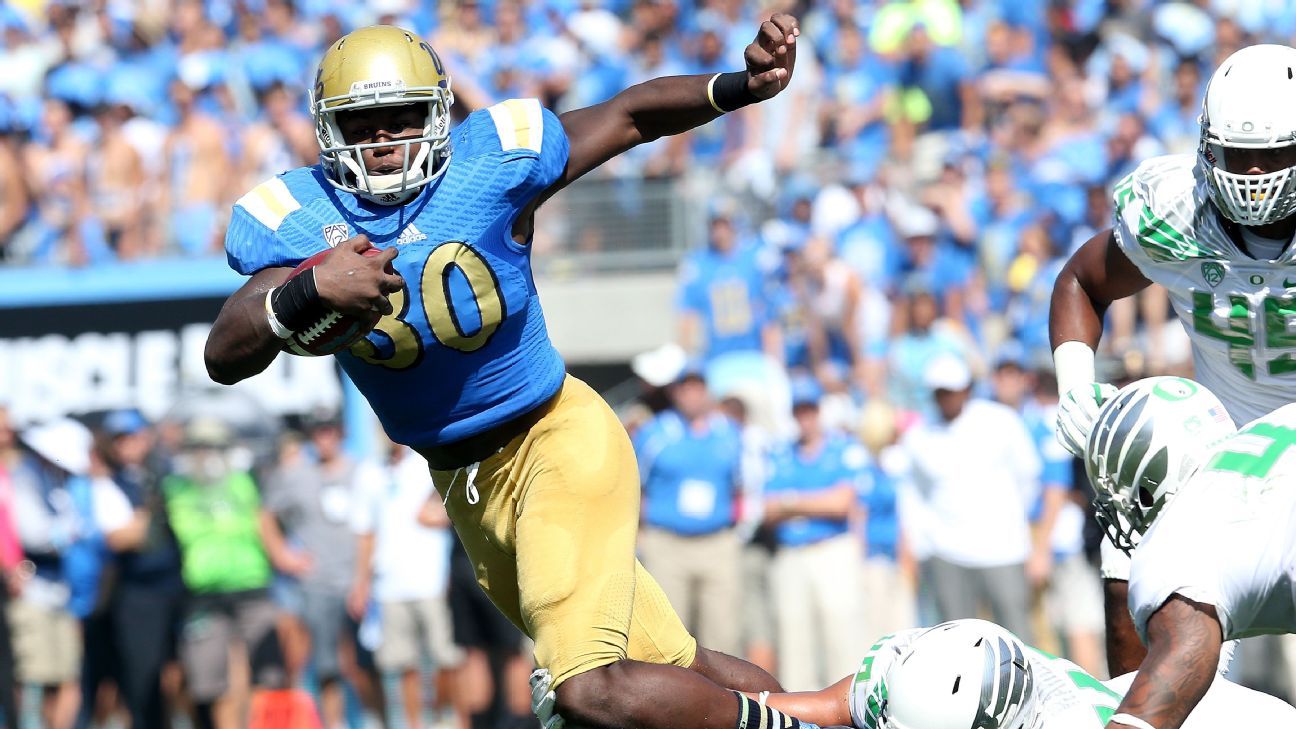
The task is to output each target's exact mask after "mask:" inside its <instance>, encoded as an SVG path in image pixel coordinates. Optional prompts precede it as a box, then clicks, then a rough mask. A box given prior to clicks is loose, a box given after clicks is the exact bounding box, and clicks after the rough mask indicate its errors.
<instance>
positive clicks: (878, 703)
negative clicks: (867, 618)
mask: <svg viewBox="0 0 1296 729" xmlns="http://www.w3.org/2000/svg"><path fill="white" fill-rule="evenodd" d="M923 632H925V630H924V629H922V628H917V629H913V630H904V631H900V632H899V633H895V634H894V635H888V636H885V637H883V638H881V639H880V640H878V641H877V643H875V644H874V645H873V647H872V648H870V649H869V652H868V654H867V655H866V656H865V657H864V660H863V661H862V662H861V663H860V668H859V670H858V671H856V673H855V679H854V680H853V681H852V682H851V686H850V697H849V699H848V703H849V705H850V712H851V722H852V723H853V724H854V725H855V727H856V729H882V725H881V723H880V719H879V717H880V715H881V707H882V705H883V704H884V703H885V702H886V698H887V690H886V680H885V679H886V673H887V671H888V670H890V668H891V666H892V665H894V664H895V662H896V661H897V660H899V659H900V658H903V657H904V655H905V654H906V653H908V651H909V645H910V644H911V643H912V642H913V641H914V639H915V638H917V637H918V636H919V635H921V634H922V633H923ZM1026 655H1027V656H1028V657H1029V658H1030V661H1031V673H1032V674H1033V675H1034V677H1035V691H1036V692H1037V693H1036V703H1035V706H1036V707H1037V708H1036V710H1037V712H1038V716H1036V717H1035V720H1034V721H1032V722H1028V723H1027V724H1026V726H1028V727H1040V728H1042V729H1103V727H1105V726H1107V722H1108V721H1109V720H1110V719H1111V717H1112V715H1113V714H1115V713H1116V707H1117V706H1119V705H1120V702H1121V699H1123V698H1124V696H1125V692H1126V691H1128V690H1129V687H1130V684H1132V683H1133V682H1134V677H1135V676H1136V675H1137V673H1127V674H1125V675H1123V676H1118V677H1116V678H1114V679H1112V680H1110V681H1100V680H1098V679H1097V678H1094V677H1093V676H1091V675H1090V674H1088V673H1087V672H1085V670H1084V669H1083V668H1081V667H1080V666H1078V665H1076V664H1075V663H1072V662H1071V661H1068V660H1066V659H1065V658H1058V657H1057V656H1052V655H1049V654H1047V653H1045V652H1043V651H1040V650H1037V649H1035V648H1029V647H1028V648H1027V649H1026ZM932 690H933V691H936V690H938V689H937V688H936V687H933V688H932ZM946 690H948V688H946ZM1240 718H1245V719H1247V720H1248V721H1247V725H1248V726H1258V727H1271V726H1296V708H1293V707H1291V706H1289V705H1288V704H1286V703H1285V702H1283V701H1280V700H1278V699H1276V698H1274V697H1272V696H1268V695H1266V694H1262V693H1259V692H1258V691H1252V690H1251V689H1248V688H1244V687H1242V686H1238V685H1237V684H1234V683H1231V682H1230V681H1228V680H1226V679H1225V678H1224V677H1223V676H1219V675H1216V677H1215V681H1214V683H1212V684H1211V687H1210V688H1209V689H1208V690H1207V691H1206V696H1205V697H1204V698H1203V699H1202V701H1201V703H1200V704H1198V705H1197V707H1196V708H1195V709H1193V712H1192V715H1191V716H1189V717H1188V720H1187V721H1186V722H1185V723H1184V725H1183V729H1219V727H1224V726H1232V725H1234V724H1235V723H1236V721H1237V720H1238V719H1240Z"/></svg>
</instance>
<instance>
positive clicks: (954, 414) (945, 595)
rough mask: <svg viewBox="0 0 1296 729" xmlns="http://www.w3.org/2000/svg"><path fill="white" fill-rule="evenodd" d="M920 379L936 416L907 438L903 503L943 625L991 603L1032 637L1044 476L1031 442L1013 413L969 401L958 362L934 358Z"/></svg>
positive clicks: (966, 377)
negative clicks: (1033, 531) (1028, 566)
mask: <svg viewBox="0 0 1296 729" xmlns="http://www.w3.org/2000/svg"><path fill="white" fill-rule="evenodd" d="M923 381H924V383H925V384H926V386H927V387H928V388H929V389H930V390H931V392H932V394H933V397H934V398H935V401H936V405H937V408H936V409H937V412H938V415H937V416H936V417H935V418H934V419H932V420H931V421H928V422H922V423H919V424H918V425H916V426H914V427H913V428H912V429H911V430H910V431H909V432H907V433H906V434H905V435H904V438H903V439H902V440H901V443H900V446H901V448H902V449H903V450H904V451H905V453H906V455H907V456H908V460H909V462H910V464H911V467H910V476H909V479H908V481H907V483H905V484H904V485H903V486H902V490H903V491H904V492H906V493H905V494H903V496H902V499H901V502H900V503H901V508H902V509H903V510H906V511H908V512H909V513H908V514H906V515H905V516H904V517H903V521H904V524H905V525H906V526H907V527H908V528H909V529H911V530H914V531H916V532H917V533H916V534H914V539H915V542H917V543H919V544H922V545H925V551H926V553H927V554H928V559H927V563H926V565H925V568H926V569H925V576H926V577H927V578H928V579H929V581H930V586H931V588H932V590H933V592H934V596H935V600H936V607H937V611H938V612H939V613H940V618H941V619H942V620H953V619H956V618H971V617H976V615H977V612H978V609H979V608H980V607H981V605H983V604H985V605H987V606H988V607H989V609H990V612H991V614H992V615H993V616H994V619H995V621H996V622H998V623H1000V624H1001V625H1004V626H1005V627H1007V628H1008V629H1009V630H1011V631H1013V632H1014V633H1016V634H1018V635H1026V636H1029V635H1031V624H1030V617H1029V605H1030V589H1029V586H1028V584H1027V580H1026V571H1025V563H1026V558H1027V556H1028V555H1029V554H1030V549H1031V539H1030V527H1029V524H1028V521H1027V518H1026V512H1027V509H1028V507H1029V506H1030V504H1031V503H1032V502H1033V501H1034V499H1035V498H1036V497H1037V494H1038V490H1039V478H1040V471H1041V464H1040V459H1039V455H1038V452H1037V450H1036V448H1035V444H1034V441H1033V440H1032V439H1031V436H1030V434H1029V432H1028V431H1027V430H1026V426H1025V424H1024V423H1023V422H1022V419H1021V416H1020V415H1018V414H1017V413H1016V412H1015V411H1013V410H1012V408H1009V407H1007V406H1006V405H1002V404H999V403H995V402H990V401H987V400H982V399H979V398H973V397H972V394H971V393H972V373H971V371H970V370H969V369H968V365H967V363H966V362H965V361H963V359H962V358H960V357H958V356H957V355H953V354H944V355H940V356H938V357H936V358H935V359H933V360H932V361H931V363H930V364H929V365H928V366H927V367H926V368H925V369H924V371H923Z"/></svg>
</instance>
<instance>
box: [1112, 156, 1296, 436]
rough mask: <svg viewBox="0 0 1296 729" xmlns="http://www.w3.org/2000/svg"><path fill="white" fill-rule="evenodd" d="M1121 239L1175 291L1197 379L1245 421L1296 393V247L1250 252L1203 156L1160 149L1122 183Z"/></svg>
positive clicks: (1145, 268)
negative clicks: (1216, 194) (1222, 206)
mask: <svg viewBox="0 0 1296 729" xmlns="http://www.w3.org/2000/svg"><path fill="white" fill-rule="evenodd" d="M1114 198H1115V205H1116V221H1115V226H1114V229H1115V232H1116V241H1117V243H1118V244H1119V245H1120V248H1121V250H1122V251H1124V253H1125V255H1126V256H1127V257H1128V258H1129V259H1130V261H1132V262H1133V263H1134V265H1136V266H1138V269H1139V270H1140V271H1141V272H1142V273H1143V275H1144V276H1146V277H1147V278H1148V279H1149V280H1151V281H1153V282H1155V283H1158V284H1161V285H1162V286H1164V287H1165V288H1166V290H1167V291H1169V293H1170V301H1171V303H1172V305H1173V306H1174V309H1175V313H1176V314H1178V315H1179V319H1180V321H1182V322H1183V325H1184V329H1185V330H1186V331H1187V332H1188V337H1189V339H1191V341H1192V348H1193V362H1194V364H1195V365H1196V374H1195V378H1194V379H1196V380H1197V381H1198V382H1201V383H1202V384H1203V385H1205V386H1206V387H1207V388H1208V389H1209V390H1210V391H1211V392H1213V393H1215V395H1216V396H1218V397H1219V399H1220V401H1221V402H1223V403H1224V407H1226V408H1227V409H1228V411H1229V414H1230V415H1232V416H1233V421H1234V422H1235V423H1239V424H1240V423H1246V422H1250V421H1251V420H1254V419H1255V418H1258V417H1260V416H1261V415H1264V414H1265V413H1268V412H1271V411H1273V410H1276V409H1278V408H1279V407H1281V406H1283V405H1286V404H1287V403H1290V402H1296V246H1288V247H1287V248H1286V249H1284V250H1283V252H1282V254H1281V255H1280V256H1279V257H1278V258H1277V259H1276V260H1272V261H1269V260H1257V259H1254V258H1251V257H1250V256H1248V255H1247V254H1246V253H1244V252H1243V251H1242V249H1241V248H1240V247H1239V245H1238V244H1237V243H1235V242H1234V239H1233V237H1232V236H1230V235H1229V233H1228V232H1227V231H1226V229H1225V226H1226V225H1228V226H1231V227H1232V229H1234V230H1236V229H1237V226H1233V224H1232V223H1229V222H1228V221H1226V220H1225V219H1224V218H1222V217H1221V216H1220V215H1219V213H1217V212H1216V210H1215V206H1214V203H1212V202H1211V201H1210V194H1209V192H1208V191H1207V187H1206V182H1205V180H1204V179H1202V178H1201V176H1200V175H1198V174H1197V172H1196V156H1195V155H1190V154H1175V155H1166V156H1164V157H1154V158H1152V159H1150V160H1148V161H1146V162H1144V163H1143V164H1141V165H1139V166H1138V168H1137V169H1136V170H1134V172H1132V173H1130V174H1129V175H1128V176H1127V177H1125V178H1124V179H1123V180H1121V181H1120V182H1119V183H1118V184H1117V185H1116V188H1115V192H1114Z"/></svg>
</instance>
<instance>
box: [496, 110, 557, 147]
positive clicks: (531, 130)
mask: <svg viewBox="0 0 1296 729" xmlns="http://www.w3.org/2000/svg"><path fill="white" fill-rule="evenodd" d="M488 111H490V115H491V119H492V120H493V121H494V122H495V131H496V132H497V133H498V134H499V138H500V147H501V148H502V149H503V150H504V151H506V152H507V151H508V150H511V149H521V148H526V149H530V150H533V151H535V152H539V151H540V145H541V143H542V142H543V141H544V115H543V114H542V113H541V110H540V102H539V101H538V100H536V99H509V100H508V101H503V102H500V103H498V104H496V105H494V106H492V107H490V108H489V109H488Z"/></svg>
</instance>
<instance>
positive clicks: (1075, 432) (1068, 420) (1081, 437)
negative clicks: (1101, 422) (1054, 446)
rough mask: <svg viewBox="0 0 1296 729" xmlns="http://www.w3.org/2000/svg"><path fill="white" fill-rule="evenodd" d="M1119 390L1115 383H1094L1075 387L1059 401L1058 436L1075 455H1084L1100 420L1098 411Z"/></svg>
mask: <svg viewBox="0 0 1296 729" xmlns="http://www.w3.org/2000/svg"><path fill="white" fill-rule="evenodd" d="M1117 392H1118V391H1117V389H1116V388H1115V387H1114V386H1112V385H1109V384H1107V383H1105V382H1091V383H1089V384H1087V385H1081V386H1079V387H1073V388H1071V389H1070V390H1068V391H1067V392H1066V393H1065V394H1064V395H1062V399H1061V401H1060V402H1059V403H1058V412H1057V439H1058V442H1060V443H1061V444H1062V445H1063V446H1064V447H1065V448H1066V449H1067V450H1068V451H1070V452H1071V455H1073V456H1076V457H1077V458H1084V452H1085V442H1086V441H1088V440H1089V431H1091V430H1093V427H1094V421H1095V420H1097V419H1098V411H1099V410H1102V406H1103V403H1105V402H1107V401H1108V400H1110V399H1111V398H1112V396H1114V395H1115V394H1116V393H1117Z"/></svg>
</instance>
